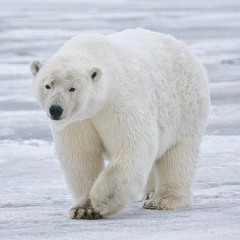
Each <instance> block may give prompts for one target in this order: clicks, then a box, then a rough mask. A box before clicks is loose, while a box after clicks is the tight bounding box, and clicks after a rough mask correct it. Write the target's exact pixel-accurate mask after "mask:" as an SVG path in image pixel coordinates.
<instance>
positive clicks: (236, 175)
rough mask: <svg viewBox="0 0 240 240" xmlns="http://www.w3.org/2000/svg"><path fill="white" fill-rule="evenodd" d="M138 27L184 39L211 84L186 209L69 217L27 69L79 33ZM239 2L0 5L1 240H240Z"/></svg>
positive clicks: (12, 1)
mask: <svg viewBox="0 0 240 240" xmlns="http://www.w3.org/2000/svg"><path fill="white" fill-rule="evenodd" d="M139 26H141V27H145V28H148V29H152V30H155V31H160V32H165V33H170V34H173V35H174V36H176V37H177V38H180V39H183V40H184V41H185V42H187V43H188V44H189V45H190V46H191V48H192V49H193V51H194V52H195V53H196V54H197V55H198V57H199V58H200V59H201V60H202V62H203V63H204V64H205V66H206V68H207V70H208V75H209V78H210V88H211V97H212V105H213V106H212V112H211V116H210V120H209V126H208V129H207V132H206V136H205V137H204V140H203V143H202V152H201V155H200V157H199V161H198V170H197V176H196V181H195V184H194V186H193V192H194V198H193V207H192V208H191V209H186V210H181V211H172V212H162V211H151V210H144V209H141V208H140V207H139V206H138V203H137V202H133V203H132V204H131V205H130V206H129V207H128V208H127V209H125V210H124V211H123V212H122V213H120V214H118V215H116V216H113V217H111V218H108V219H103V220H99V221H87V220H81V221H77V220H68V219H67V218H66V217H65V213H66V211H67V208H68V207H69V205H70V203H71V197H70V195H69V192H68V190H67V187H66V184H65V181H64V178H63V174H62V172H61V169H60V166H59V163H58V161H57V159H56V156H55V155H54V150H53V144H52V139H51V134H50V130H49V127H48V122H47V118H46V116H45V114H44V113H43V111H42V110H41V109H40V108H39V107H38V105H37V104H36V102H35V100H34V98H33V96H32V92H31V77H30V71H29V64H30V62H31V61H32V60H35V59H40V60H43V61H44V60H46V59H47V58H48V57H49V56H51V55H52V53H54V52H55V51H56V50H57V49H58V48H59V47H60V46H61V44H62V43H64V42H65V41H66V40H67V39H69V38H70V37H72V36H74V35H76V34H78V33H80V32H102V33H110V32H114V31H118V30H121V29H124V28H132V27H139ZM239 29H240V1H236V0H228V1H225V0H211V1H209V0H201V1H194V0H184V1H172V0H168V1H158V0H149V1H144V0H139V1H137V0H132V1H130V0H129V1H127V0H116V1H98V0H90V1H87V0H79V1H77V0H68V1H64V0H61V1H57V0H54V1H53V0H52V1H47V0H44V1H31V0H0V86H1V87H0V239H24V240H25V239H73V238H78V239H84V240H85V239H138V240H140V239H170V240H174V239H194V240H195V239H199V240H200V239H201V240H202V239H207V240H215V239H218V240H221V239H224V240H226V239H227V240H232V239H240V50H239V49H240V31H239Z"/></svg>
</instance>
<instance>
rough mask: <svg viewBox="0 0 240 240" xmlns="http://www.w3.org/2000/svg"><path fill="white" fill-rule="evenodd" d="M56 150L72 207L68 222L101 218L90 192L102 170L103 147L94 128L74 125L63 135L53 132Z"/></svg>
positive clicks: (81, 124)
mask: <svg viewBox="0 0 240 240" xmlns="http://www.w3.org/2000/svg"><path fill="white" fill-rule="evenodd" d="M53 137H54V142H55V148H56V152H57V155H58V158H59V160H60V163H61V166H62V169H63V172H64V175H65V178H66V181H67V185H68V187H69V189H70V191H71V193H72V197H73V204H72V206H71V208H70V210H69V212H68V217H69V218H75V219H82V218H87V219H93V218H100V215H99V214H98V213H96V212H94V211H93V209H92V207H91V204H90V201H89V199H90V196H89V194H90V190H91V187H92V185H93V183H94V181H95V180H96V179H97V177H98V175H99V173H100V171H101V170H102V169H103V166H104V164H103V157H102V144H101V142H100V139H99V137H98V135H97V133H96V132H95V130H94V128H93V127H92V125H91V124H90V123H88V122H87V121H83V122H81V123H73V124H71V125H69V126H67V127H66V128H64V129H63V130H61V131H57V130H54V129H53Z"/></svg>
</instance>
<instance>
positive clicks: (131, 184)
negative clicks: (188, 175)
mask: <svg viewBox="0 0 240 240" xmlns="http://www.w3.org/2000/svg"><path fill="white" fill-rule="evenodd" d="M131 138H132V140H133V142H132V143H130V142H128V141H126V142H124V141H123V142H122V144H120V145H119V146H120V147H119V148H118V149H116V151H115V154H114V156H113V158H112V160H111V161H110V163H109V165H108V166H107V167H106V168H105V169H104V171H103V172H102V173H101V174H100V175H99V177H98V179H97V181H96V182H95V183H94V185H93V187H92V189H91V192H90V199H91V203H92V206H93V208H94V209H95V210H96V211H98V212H99V213H100V215H101V216H103V217H106V216H109V215H112V214H114V213H117V212H119V211H120V210H122V209H123V208H124V207H125V206H126V205H127V204H128V203H129V201H130V200H132V199H133V198H134V197H137V196H138V195H139V194H140V193H141V192H142V190H143V188H144V186H145V185H146V182H147V178H148V176H149V172H150V170H151V167H152V164H153V161H154V158H155V155H156V145H154V143H153V142H154V141H155V140H156V139H155V138H154V137H153V138H152V139H151V140H150V141H148V140H149V139H148V138H145V139H141V138H140V137H134V136H131ZM152 140H153V141H152ZM155 142H156V143H157V141H155Z"/></svg>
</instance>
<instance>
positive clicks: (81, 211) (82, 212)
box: [68, 200, 102, 220]
mask: <svg viewBox="0 0 240 240" xmlns="http://www.w3.org/2000/svg"><path fill="white" fill-rule="evenodd" d="M68 218H70V219H88V220H93V219H101V218H102V216H101V215H100V214H99V212H97V211H95V210H94V209H93V207H92V205H91V202H90V200H88V201H87V202H86V203H85V204H84V205H83V206H79V207H73V208H70V209H69V212H68Z"/></svg>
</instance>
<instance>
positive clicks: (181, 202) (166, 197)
mask: <svg viewBox="0 0 240 240" xmlns="http://www.w3.org/2000/svg"><path fill="white" fill-rule="evenodd" d="M190 205H191V203H190V200H189V197H188V196H183V195H178V194H168V193H166V192H165V193H164V192H162V193H160V194H155V195H154V196H153V197H152V198H150V199H149V200H146V201H145V202H144V203H143V208H145V209H158V210H175V209H181V208H187V207H189V206H190Z"/></svg>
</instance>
